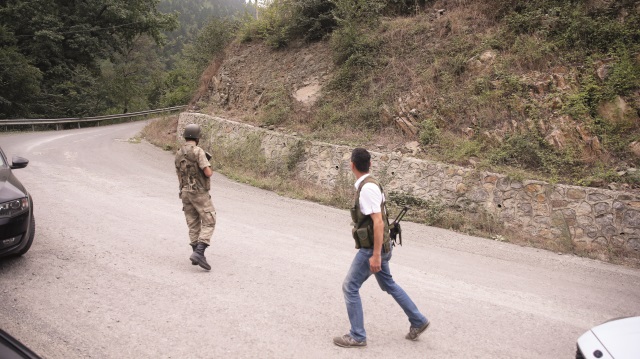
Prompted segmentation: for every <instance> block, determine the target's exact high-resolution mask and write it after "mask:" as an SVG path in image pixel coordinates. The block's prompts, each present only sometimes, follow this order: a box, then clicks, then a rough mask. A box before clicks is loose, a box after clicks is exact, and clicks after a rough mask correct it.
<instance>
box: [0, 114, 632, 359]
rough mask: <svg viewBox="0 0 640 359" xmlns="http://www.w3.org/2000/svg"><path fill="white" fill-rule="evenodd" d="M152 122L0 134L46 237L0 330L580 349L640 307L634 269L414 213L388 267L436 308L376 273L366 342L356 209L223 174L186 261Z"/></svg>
mask: <svg viewBox="0 0 640 359" xmlns="http://www.w3.org/2000/svg"><path fill="white" fill-rule="evenodd" d="M143 125H144V123H143V122H138V123H130V124H122V125H115V126H110V127H100V128H87V129H79V130H67V131H60V132H39V133H20V134H6V133H3V134H0V146H2V147H3V148H4V149H5V152H7V153H8V155H9V156H11V155H21V156H24V157H27V158H28V159H29V160H30V163H29V166H28V167H27V168H26V169H21V170H18V171H16V173H17V175H18V177H19V178H20V179H21V180H22V181H23V182H24V183H25V185H26V186H27V187H28V189H29V190H30V191H31V193H32V195H33V197H34V200H35V215H36V219H37V231H36V238H35V242H34V245H33V247H32V249H31V250H30V251H29V252H28V253H27V254H26V255H25V256H23V257H22V258H17V259H9V260H3V261H0V328H2V329H4V330H6V331H8V332H9V333H11V334H13V335H14V336H15V337H17V338H18V339H19V340H21V341H22V342H23V343H25V344H27V345H28V346H29V347H31V348H32V349H33V350H35V351H36V352H37V353H39V354H40V355H42V356H43V357H45V358H64V359H67V358H187V357H188V358H361V357H362V358H364V357H378V358H426V357H429V358H570V357H573V355H574V353H575V341H576V339H577V338H578V336H579V335H580V334H582V333H583V332H584V331H586V330H587V329H588V328H589V327H591V326H593V325H596V324H599V323H601V322H603V321H605V320H607V319H610V318H614V317H620V316H627V315H640V299H639V298H640V271H638V270H633V269H628V268H624V267H619V266H614V265H609V264H605V263H601V262H597V261H593V260H588V259H583V258H578V257H574V256H566V255H562V256H561V255H558V254H555V253H551V252H547V251H542V250H536V249H532V248H522V247H519V246H515V245H511V244H508V243H500V242H495V241H491V240H486V239H481V238H476V237H470V236H465V235H461V234H457V233H454V232H450V231H446V230H441V229H437V228H431V227H426V226H422V225H417V224H411V223H408V224H407V225H406V226H403V228H404V230H405V236H404V240H405V245H404V247H401V248H398V249H396V250H395V252H394V258H393V260H392V265H391V268H392V272H393V273H394V276H395V279H396V281H397V282H398V283H399V284H401V285H402V286H403V287H404V289H405V290H406V291H407V292H408V293H409V294H410V295H411V297H412V298H413V299H414V301H415V302H416V304H417V305H418V306H419V308H421V310H422V311H423V312H424V313H425V314H426V315H427V316H428V317H429V318H430V319H431V321H432V323H433V324H432V327H431V328H429V330H428V331H427V333H426V334H425V335H423V337H421V338H420V340H419V341H417V342H410V341H407V340H405V339H404V335H405V333H406V332H407V330H408V327H409V324H408V322H407V320H406V318H405V317H404V315H403V313H402V311H401V310H400V308H399V307H398V306H397V305H396V304H395V302H394V301H393V299H392V298H391V297H390V296H388V295H387V294H386V293H384V292H382V291H380V290H379V289H378V287H377V284H376V282H375V280H373V279H372V280H370V281H368V282H367V283H365V285H364V287H363V289H362V296H363V301H364V307H365V322H366V327H367V331H368V341H369V346H368V347H367V348H366V349H342V348H338V347H335V346H334V345H333V344H332V342H331V339H332V337H333V336H336V335H341V334H344V333H346V332H347V331H348V320H347V316H346V310H345V306H344V303H343V299H342V293H341V283H342V280H343V278H344V276H345V274H346V271H347V268H348V267H349V264H350V261H351V259H352V257H353V255H354V253H355V252H354V249H353V245H352V240H351V239H350V230H349V222H350V219H349V214H348V213H347V212H346V211H343V210H338V209H334V208H329V207H325V206H321V205H317V204H314V203H309V202H305V201H298V200H292V199H287V198H283V197H280V196H278V195H276V194H274V193H270V192H266V191H262V190H259V189H255V188H252V187H249V186H246V185H244V184H239V183H235V182H232V181H230V180H228V179H226V178H224V177H223V176H220V175H217V174H216V175H214V177H213V188H212V190H211V193H212V197H213V201H214V204H215V206H216V209H217V213H218V225H217V228H216V231H215V233H214V243H215V244H214V245H213V246H212V247H210V249H209V250H208V252H207V253H208V258H209V262H210V263H212V266H213V270H212V271H211V272H205V271H203V270H201V269H199V268H198V267H195V266H192V265H191V264H190V262H189V260H188V256H189V254H190V253H189V252H190V250H191V247H189V246H188V245H187V227H186V224H185V221H184V218H183V215H182V212H181V204H180V201H179V199H178V194H177V179H176V177H175V173H174V170H173V156H172V155H171V154H170V153H169V152H163V151H162V150H160V149H157V148H155V147H153V146H151V145H149V144H147V143H145V142H142V143H136V142H135V141H133V142H132V141H128V140H129V138H131V137H133V136H135V135H136V134H137V133H138V132H139V131H140V129H141V128H142V126H143Z"/></svg>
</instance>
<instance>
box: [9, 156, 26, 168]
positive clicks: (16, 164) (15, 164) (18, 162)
mask: <svg viewBox="0 0 640 359" xmlns="http://www.w3.org/2000/svg"><path fill="white" fill-rule="evenodd" d="M11 161H12V163H11V166H10V167H11V169H12V170H15V169H18V168H25V167H27V165H28V164H29V160H28V159H26V158H23V157H18V156H13V158H12V159H11Z"/></svg>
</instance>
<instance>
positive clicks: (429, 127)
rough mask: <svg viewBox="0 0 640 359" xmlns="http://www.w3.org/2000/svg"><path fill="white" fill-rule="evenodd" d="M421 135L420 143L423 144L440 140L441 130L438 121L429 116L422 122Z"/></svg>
mask: <svg viewBox="0 0 640 359" xmlns="http://www.w3.org/2000/svg"><path fill="white" fill-rule="evenodd" d="M419 135H420V143H421V144H422V145H423V146H427V145H431V144H434V143H436V142H437V141H438V138H439V136H440V130H439V129H438V126H437V125H436V122H435V121H434V120H433V119H431V118H427V119H426V120H424V121H422V122H421V123H420V132H419Z"/></svg>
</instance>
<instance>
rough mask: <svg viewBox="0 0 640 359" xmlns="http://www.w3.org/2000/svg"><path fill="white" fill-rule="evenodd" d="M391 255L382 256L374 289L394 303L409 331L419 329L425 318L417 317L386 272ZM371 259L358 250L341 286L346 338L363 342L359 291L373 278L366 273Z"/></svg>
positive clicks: (370, 251)
mask: <svg viewBox="0 0 640 359" xmlns="http://www.w3.org/2000/svg"><path fill="white" fill-rule="evenodd" d="M391 253H392V251H389V253H383V254H382V270H381V271H380V272H378V273H375V274H374V275H375V276H376V280H377V281H378V285H379V286H380V289H382V290H383V291H385V292H387V293H389V294H390V295H391V296H392V297H393V299H395V300H396V302H398V304H399V305H400V307H401V308H402V310H404V312H405V314H407V317H409V322H410V323H411V326H412V327H421V326H423V325H424V324H425V323H427V318H426V317H425V316H424V315H422V313H420V311H419V310H418V307H416V305H415V304H414V303H413V301H412V300H411V298H409V296H408V295H407V293H406V292H405V291H404V290H403V289H402V288H401V287H400V286H399V285H397V284H396V282H395V281H394V280H393V278H392V277H391V272H390V271H389V260H391ZM372 255H373V249H372V248H361V249H360V250H359V251H358V254H356V257H355V258H354V259H353V263H351V268H349V273H347V277H346V278H345V279H344V283H342V292H343V293H344V301H345V302H346V304H347V313H348V314H349V322H351V331H350V332H349V334H350V335H351V337H352V338H353V339H355V340H357V341H363V340H365V339H367V333H366V332H365V330H364V312H363V310H362V301H361V300H360V287H361V286H362V283H364V282H365V281H366V280H367V279H368V278H369V276H371V274H373V273H371V270H370V269H369V258H371V256H372Z"/></svg>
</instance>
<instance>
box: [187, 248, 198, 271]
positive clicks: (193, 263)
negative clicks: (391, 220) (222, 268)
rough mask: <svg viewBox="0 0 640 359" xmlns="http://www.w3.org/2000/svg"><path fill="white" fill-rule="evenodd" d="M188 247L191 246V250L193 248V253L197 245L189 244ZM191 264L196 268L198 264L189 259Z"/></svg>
mask: <svg viewBox="0 0 640 359" xmlns="http://www.w3.org/2000/svg"><path fill="white" fill-rule="evenodd" d="M190 246H191V248H193V251H194V252H195V251H196V246H197V244H190ZM189 259H191V258H189ZM191 264H192V265H194V266H197V265H198V262H196V261H194V260H193V259H191Z"/></svg>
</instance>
